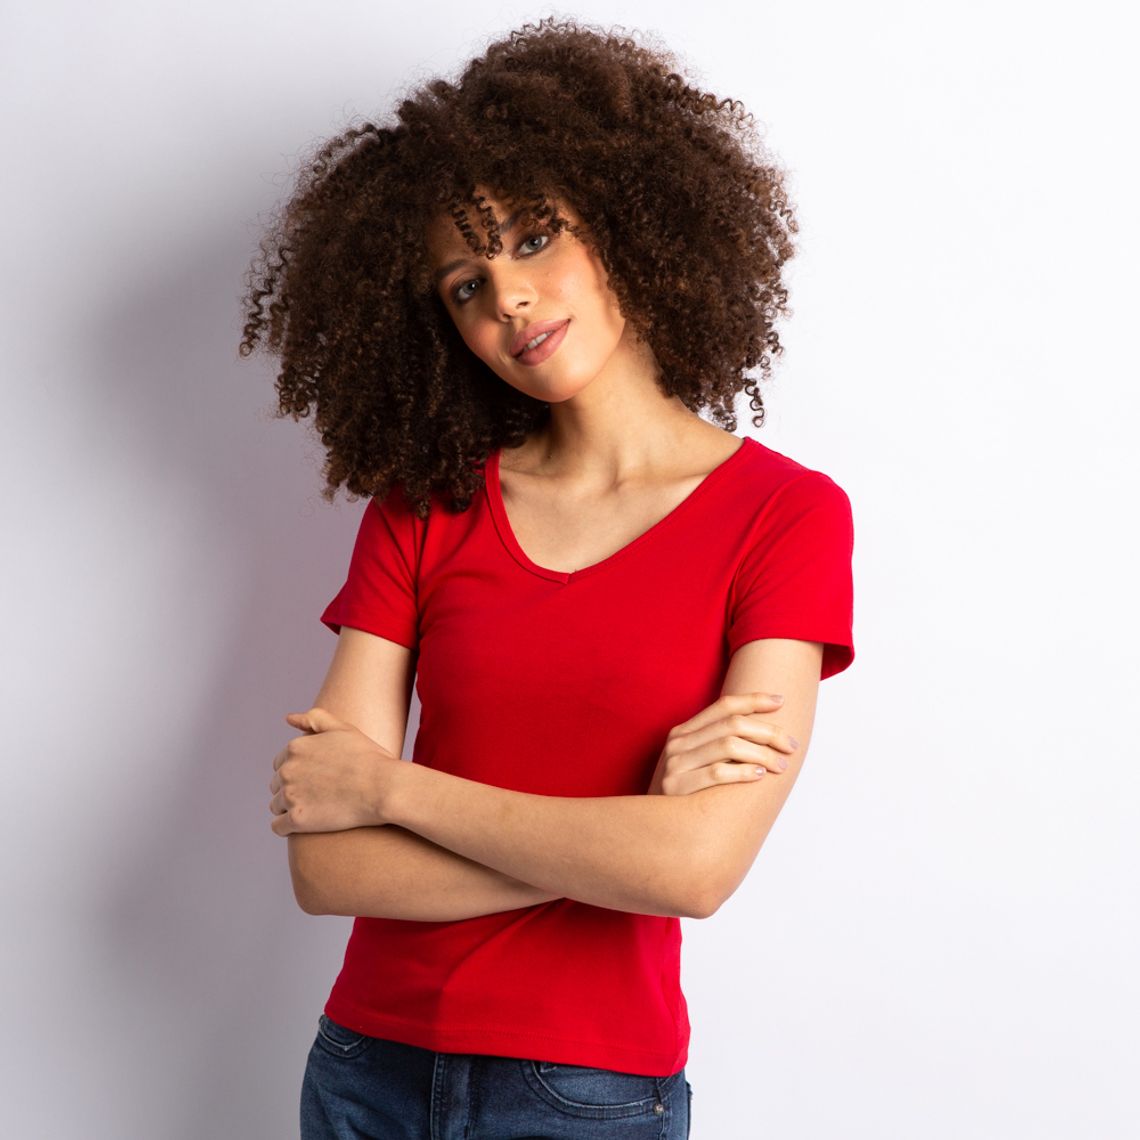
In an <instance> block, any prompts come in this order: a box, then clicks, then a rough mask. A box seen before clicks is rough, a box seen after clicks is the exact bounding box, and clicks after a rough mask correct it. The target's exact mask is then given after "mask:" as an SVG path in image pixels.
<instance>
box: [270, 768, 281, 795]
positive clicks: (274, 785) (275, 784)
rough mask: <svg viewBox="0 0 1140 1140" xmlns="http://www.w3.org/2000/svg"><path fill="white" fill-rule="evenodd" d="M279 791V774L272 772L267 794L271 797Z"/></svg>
mask: <svg viewBox="0 0 1140 1140" xmlns="http://www.w3.org/2000/svg"><path fill="white" fill-rule="evenodd" d="M280 790H281V773H280V772H274V773H273V779H272V780H270V781H269V793H270V795H272V794H273V793H274V792H279V791H280Z"/></svg>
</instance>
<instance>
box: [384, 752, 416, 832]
mask: <svg viewBox="0 0 1140 1140" xmlns="http://www.w3.org/2000/svg"><path fill="white" fill-rule="evenodd" d="M384 768H385V773H384V776H385V778H384V779H383V780H382V781H381V787H380V792H379V795H378V796H377V804H376V814H377V816H378V817H379V818H378V819H377V820H376V822H377V823H378V824H379V823H391V824H394V825H396V826H397V827H399V826H407V819H408V810H407V809H408V804H409V802H410V800H411V798H412V796H413V795H414V791H413V785H415V784H416V783H417V776H419V775H420V774H421V773H422V771H423V769H422V768H421V767H419V766H418V765H416V764H414V763H412V762H411V761H410V760H399V759H398V760H394V761H390V762H389V763H387V764H385V765H384Z"/></svg>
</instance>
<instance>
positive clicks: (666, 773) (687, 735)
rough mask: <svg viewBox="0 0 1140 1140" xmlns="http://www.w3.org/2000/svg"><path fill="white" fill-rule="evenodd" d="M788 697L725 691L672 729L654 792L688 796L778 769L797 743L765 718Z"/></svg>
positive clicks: (752, 779)
mask: <svg viewBox="0 0 1140 1140" xmlns="http://www.w3.org/2000/svg"><path fill="white" fill-rule="evenodd" d="M783 700H784V698H783V697H782V696H779V695H777V694H773V693H726V694H725V695H724V696H723V697H721V698H720V699H719V700H717V701H714V702H713V703H712V704H711V705H709V706H708V707H707V708H704V709H701V711H700V712H699V713H697V715H696V716H694V717H692V718H690V719H689V720H687V721H685V722H684V723H682V724H678V725H676V726H675V727H674V728H671V729H670V730H669V736H668V739H667V740H666V742H665V747H664V748H663V749H662V751H661V756H660V757H659V758H658V761H657V770H656V771H655V772H654V773H653V780H652V781H651V782H650V785H649V794H650V795H651V796H661V795H664V796H685V795H688V794H689V793H690V792H698V791H700V790H701V789H702V788H711V787H713V786H715V785H717V784H738V783H755V781H756V780H758V779H760V778H761V777H763V776H764V774H765V772H766V771H767V772H772V773H773V774H778V773H780V772H782V771H783V770H784V769H785V768H786V767H787V761H786V760H785V759H784V756H785V755H786V754H791V753H792V752H794V751H795V750H796V749H797V748H798V747H799V741H798V740H796V739H795V738H794V737H792V736H789V735H788V734H787V733H786V732H784V731H783V729H781V728H780V726H779V725H777V724H773V723H772V722H771V721H769V720H765V719H762V717H761V714H763V713H770V712H774V711H775V710H776V709H778V708H779V707H780V705H781V704H782V703H783Z"/></svg>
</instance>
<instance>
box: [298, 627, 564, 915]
mask: <svg viewBox="0 0 1140 1140" xmlns="http://www.w3.org/2000/svg"><path fill="white" fill-rule="evenodd" d="M414 675H415V663H414V659H413V653H412V651H411V650H410V649H408V648H406V647H405V646H403V645H399V644H397V643H396V642H394V641H388V640H387V639H385V638H381V637H376V636H375V635H373V634H371V633H366V632H364V631H363V630H358V629H352V628H350V627H348V626H345V627H344V628H342V629H341V632H340V635H339V638H338V641H337V647H336V652H335V653H334V654H333V660H332V663H331V664H330V666H329V670H328V675H327V676H326V678H325V681H324V684H323V685H322V686H321V691H320V693H319V695H318V696H317V699H316V702H315V703H316V704H319V705H321V706H322V707H323V708H327V709H328V710H329V711H330V712H332V713H333V714H334V715H336V716H339V717H342V718H343V719H344V720H347V721H349V722H350V723H352V724H354V725H356V727H357V728H359V729H360V731H361V732H363V733H364V734H365V735H366V736H368V737H370V738H371V739H372V740H374V741H375V742H376V743H377V744H379V745H380V746H381V747H382V748H385V749H387V750H388V751H389V752H391V753H392V754H393V755H394V756H399V755H400V754H401V751H402V749H403V746H404V735H405V732H406V730H407V717H408V707H409V704H410V701H411V691H412V681H413V678H414ZM408 766H409V767H411V765H408ZM286 842H287V843H288V846H289V870H290V874H291V876H292V880H293V893H294V895H295V897H296V899H297V903H298V905H299V906H300V907H301V909H302V910H304V911H306V912H307V913H308V914H341V915H364V916H367V917H371V918H407V919H417V920H421V921H428V922H445V921H452V920H457V919H465V918H474V917H476V916H478V915H483V914H495V913H497V912H499V911H504V910H515V909H517V908H519V907H525V906H533V905H534V904H536V903H542V902H548V901H549V900H551V899H555V898H559V897H561V896H560V895H558V894H555V893H552V892H549V891H544V890H541V889H539V888H537V887H533V886H531V885H530V884H529V883H526V882H522V881H520V880H518V879H515V878H512V877H511V876H510V875H507V874H504V873H503V872H502V871H497V870H493V869H491V868H489V867H484V866H482V865H480V864H479V863H477V862H475V861H473V860H471V859H468V858H465V857H464V856H462V855H457V854H455V853H454V852H452V851H448V850H446V849H444V848H442V847H439V846H437V845H436V844H434V843H431V842H430V841H428V840H427V839H425V838H423V837H422V836H419V835H414V834H412V833H411V832H408V831H405V830H404V829H402V828H399V827H390V826H389V827H360V828H354V829H353V830H351V831H330V832H313V833H310V834H297V835H290V836H289V837H288V838H287V840H286Z"/></svg>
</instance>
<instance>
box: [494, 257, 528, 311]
mask: <svg viewBox="0 0 1140 1140" xmlns="http://www.w3.org/2000/svg"><path fill="white" fill-rule="evenodd" d="M492 288H493V290H494V294H495V307H496V309H497V310H498V313H499V316H500V317H501V318H502V319H503V320H510V318H511V317H513V316H514V315H515V314H516V313H519V312H520V311H525V310H526V309H528V308H531V307H533V305H534V302H535V300H537V298H538V291H537V289H536V288H535V285H534V282H533V281H532V280H531V275H530V274H529V273H527V272H526V271H525V270H523V269H522V268H521V267H520V268H517V269H515V268H513V267H508V266H503V267H502V271H501V272H500V273H498V274H496V275H495V280H494V281H493V283H492Z"/></svg>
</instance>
